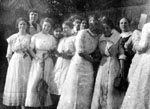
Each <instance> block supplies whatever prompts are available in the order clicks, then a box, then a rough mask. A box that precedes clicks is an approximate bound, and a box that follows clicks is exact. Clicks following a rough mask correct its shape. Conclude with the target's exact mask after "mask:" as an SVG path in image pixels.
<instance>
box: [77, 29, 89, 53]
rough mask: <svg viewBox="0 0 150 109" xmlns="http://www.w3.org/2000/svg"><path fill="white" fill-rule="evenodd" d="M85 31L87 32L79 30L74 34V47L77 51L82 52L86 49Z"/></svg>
mask: <svg viewBox="0 0 150 109" xmlns="http://www.w3.org/2000/svg"><path fill="white" fill-rule="evenodd" d="M86 33H87V32H85V30H81V31H79V32H78V34H77V36H76V43H75V47H76V51H77V52H78V53H84V52H85V51H86V47H85V45H86V44H85V42H86V41H85V40H86Z"/></svg>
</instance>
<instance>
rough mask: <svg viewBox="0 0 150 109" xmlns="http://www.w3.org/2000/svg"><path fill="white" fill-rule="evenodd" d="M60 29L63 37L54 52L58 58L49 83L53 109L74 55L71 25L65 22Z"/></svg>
mask: <svg viewBox="0 0 150 109" xmlns="http://www.w3.org/2000/svg"><path fill="white" fill-rule="evenodd" d="M62 27H63V35H64V37H63V38H62V39H61V40H60V42H59V44H58V48H57V52H56V56H57V57H58V58H57V61H56V64H55V68H54V71H53V75H54V77H53V79H52V80H53V81H51V96H52V100H53V103H54V105H55V107H57V104H58V101H59V97H60V95H61V92H62V89H63V85H64V82H65V80H66V76H67V72H68V68H69V65H70V62H71V58H72V56H73V55H74V53H75V46H74V42H75V36H74V35H72V28H73V24H72V22H70V21H65V22H64V23H63V24H62Z"/></svg>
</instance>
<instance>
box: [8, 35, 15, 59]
mask: <svg viewBox="0 0 150 109" xmlns="http://www.w3.org/2000/svg"><path fill="white" fill-rule="evenodd" d="M14 37H15V34H14V35H12V36H10V37H9V38H7V43H8V47H7V53H6V57H11V56H12V54H13V50H12V48H13V47H12V46H13V40H14Z"/></svg>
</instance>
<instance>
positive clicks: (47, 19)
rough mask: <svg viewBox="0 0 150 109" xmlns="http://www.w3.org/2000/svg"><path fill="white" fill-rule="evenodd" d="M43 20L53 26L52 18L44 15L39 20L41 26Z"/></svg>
mask: <svg viewBox="0 0 150 109" xmlns="http://www.w3.org/2000/svg"><path fill="white" fill-rule="evenodd" d="M44 22H48V23H49V24H51V27H53V24H54V23H53V19H52V18H48V17H46V18H44V19H42V20H41V22H40V25H41V26H42V25H43V23H44Z"/></svg>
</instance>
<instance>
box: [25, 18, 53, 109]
mask: <svg viewBox="0 0 150 109" xmlns="http://www.w3.org/2000/svg"><path fill="white" fill-rule="evenodd" d="M51 28H52V20H51V19H50V18H45V19H44V20H43V24H42V31H41V32H40V33H37V34H35V35H34V36H32V38H31V48H32V51H30V52H31V54H32V56H33V60H32V65H31V70H30V75H29V81H28V86H27V97H26V102H25V106H26V107H40V106H41V101H40V99H39V97H40V96H39V94H38V90H37V86H38V85H39V81H40V80H41V79H42V78H43V79H44V81H45V82H46V84H47V85H48V89H46V92H47V93H45V94H46V96H45V100H43V101H42V102H44V104H43V105H44V106H47V107H48V106H50V105H52V101H51V97H50V77H51V76H52V71H53V60H52V58H51V55H52V52H53V49H54V48H55V47H56V40H55V39H54V37H53V36H52V35H50V34H49V31H50V29H51ZM33 51H35V52H33ZM41 61H44V63H45V64H44V66H43V65H42V63H41ZM43 76H44V77H43ZM43 90H44V89H43Z"/></svg>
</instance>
